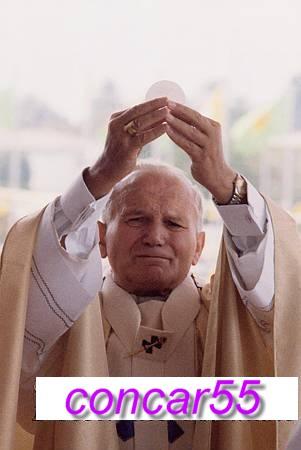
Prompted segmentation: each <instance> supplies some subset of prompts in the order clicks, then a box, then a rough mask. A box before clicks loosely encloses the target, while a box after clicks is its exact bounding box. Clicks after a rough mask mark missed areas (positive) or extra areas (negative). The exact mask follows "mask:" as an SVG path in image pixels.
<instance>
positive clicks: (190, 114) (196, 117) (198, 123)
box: [168, 102, 213, 136]
mask: <svg viewBox="0 0 301 450" xmlns="http://www.w3.org/2000/svg"><path fill="white" fill-rule="evenodd" d="M168 107H169V108H170V110H171V112H172V114H173V115H174V116H176V117H178V118H179V119H182V120H184V121H185V122H186V123H188V124H190V125H193V126H194V127H196V128H198V129H199V130H200V131H202V132H203V133H205V134H207V136H211V135H212V133H213V126H212V123H211V122H210V119H208V117H205V116H202V114H200V113H199V112H197V111H195V110H194V109H191V108H189V107H188V106H184V105H181V104H180V103H175V102H168Z"/></svg>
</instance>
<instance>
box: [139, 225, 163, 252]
mask: <svg viewBox="0 0 301 450" xmlns="http://www.w3.org/2000/svg"><path fill="white" fill-rule="evenodd" d="M142 242H143V244H144V245H148V246H150V247H156V246H162V245H164V244H165V242H166V230H165V229H164V227H163V226H162V224H155V223H152V224H149V226H148V227H147V228H146V230H145V232H144V235H143V237H142Z"/></svg>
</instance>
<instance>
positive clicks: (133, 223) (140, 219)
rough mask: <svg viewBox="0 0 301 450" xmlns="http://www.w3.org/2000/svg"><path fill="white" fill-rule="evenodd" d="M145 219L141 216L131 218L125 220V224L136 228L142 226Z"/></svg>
mask: <svg viewBox="0 0 301 450" xmlns="http://www.w3.org/2000/svg"><path fill="white" fill-rule="evenodd" d="M144 222H145V218H144V217H143V216H138V217H131V218H129V219H127V220H126V223H127V224H128V225H130V226H132V227H138V226H139V225H142V224H144Z"/></svg>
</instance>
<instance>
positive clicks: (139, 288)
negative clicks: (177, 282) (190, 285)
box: [132, 270, 174, 295]
mask: <svg viewBox="0 0 301 450" xmlns="http://www.w3.org/2000/svg"><path fill="white" fill-rule="evenodd" d="M132 283H133V292H134V291H135V292H134V293H135V294H137V295H148V294H152V295H165V294H166V293H169V292H171V291H172V289H173V288H174V286H173V283H172V282H171V280H170V279H168V278H167V277H166V274H164V271H162V270H147V271H144V273H143V274H141V275H140V276H139V277H137V278H136V279H135V280H134V279H133V280H132Z"/></svg>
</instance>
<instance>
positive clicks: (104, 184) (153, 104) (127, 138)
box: [84, 97, 168, 199]
mask: <svg viewBox="0 0 301 450" xmlns="http://www.w3.org/2000/svg"><path fill="white" fill-rule="evenodd" d="M167 112H168V108H167V97H160V98H156V99H154V100H150V101H147V102H144V103H141V104H139V105H136V106H134V107H132V108H129V109H127V110H125V111H120V112H117V113H115V114H113V115H112V116H111V119H110V122H109V127H108V134H107V137H106V142H105V148H104V152H103V153H102V155H101V156H100V157H99V158H98V160H97V161H96V163H95V164H94V165H93V166H92V167H90V168H89V169H87V170H86V171H85V173H84V179H85V182H86V184H87V186H88V189H89V190H90V192H91V193H92V195H93V196H94V197H95V198H96V199H97V198H99V197H101V196H102V195H104V194H106V193H107V192H109V191H110V190H111V189H112V187H113V186H114V185H115V184H116V183H117V182H118V181H120V180H121V179H122V178H124V177H125V176H126V175H128V174H129V173H130V172H132V170H133V169H134V168H135V166H136V162H137V157H138V156H139V153H140V151H141V149H142V147H143V146H144V145H146V144H148V143H149V142H151V141H153V140H154V139H157V138H158V137H160V136H161V135H162V134H164V133H165V131H166V123H165V119H166V115H167ZM132 120H135V128H136V129H137V130H138V132H137V134H136V135H135V136H131V135H130V134H129V133H128V132H127V131H126V130H124V127H125V125H127V124H128V123H129V122H131V121H132Z"/></svg>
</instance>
